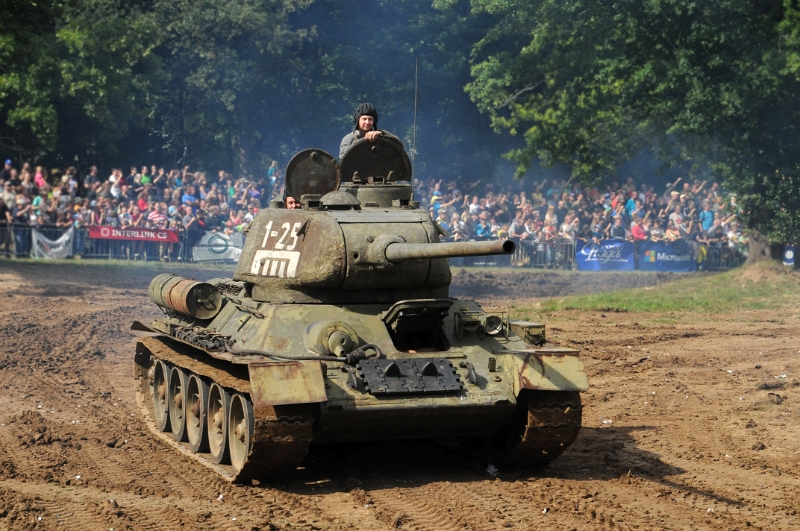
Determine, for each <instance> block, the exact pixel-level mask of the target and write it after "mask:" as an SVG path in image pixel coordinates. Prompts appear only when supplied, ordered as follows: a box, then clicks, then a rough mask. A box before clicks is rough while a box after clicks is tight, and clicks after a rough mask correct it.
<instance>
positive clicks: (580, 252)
mask: <svg viewBox="0 0 800 531" xmlns="http://www.w3.org/2000/svg"><path fill="white" fill-rule="evenodd" d="M575 259H576V260H577V262H578V270H580V271H633V265H634V257H633V244H632V243H630V242H619V241H615V240H602V241H601V242H600V245H596V244H594V243H583V242H581V241H578V245H577V248H576V252H575Z"/></svg>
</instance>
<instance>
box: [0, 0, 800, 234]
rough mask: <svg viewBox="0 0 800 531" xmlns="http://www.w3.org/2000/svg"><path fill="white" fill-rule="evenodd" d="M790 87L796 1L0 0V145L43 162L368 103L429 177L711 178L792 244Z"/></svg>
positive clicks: (297, 131)
mask: <svg viewBox="0 0 800 531" xmlns="http://www.w3.org/2000/svg"><path fill="white" fill-rule="evenodd" d="M416 64H418V66H419V98H418V113H417V129H416V131H414V129H413V123H414V80H415V65H416ZM798 89H800V7H798V2H797V0H749V1H746V0H713V1H712V0H705V1H703V0H616V1H610V0H592V1H577V0H433V1H432V0H392V1H389V0H374V1H371V2H364V1H357V0H226V1H222V0H135V1H123V0H54V1H49V2H38V1H29V0H0V150H2V152H3V153H7V154H11V155H12V156H13V157H14V158H16V159H17V160H32V161H35V162H36V163H38V164H44V165H46V166H49V167H64V166H65V165H68V164H70V165H72V164H75V165H78V166H84V167H85V166H86V165H87V164H98V165H106V166H111V165H115V166H122V165H125V164H142V163H148V164H153V163H154V164H163V165H165V166H175V167H181V166H183V165H190V166H192V167H193V168H198V169H205V170H207V171H211V172H216V170H218V169H226V170H229V171H233V172H234V173H237V174H258V173H260V172H263V171H264V170H265V168H266V167H267V166H268V165H269V164H270V162H271V161H272V160H273V159H277V160H278V161H279V163H281V165H284V164H285V163H286V162H287V161H288V159H289V157H291V155H292V154H293V153H294V152H296V151H297V150H299V149H302V148H306V147H310V146H314V147H321V148H323V149H326V150H329V151H331V152H332V153H334V154H336V151H337V148H338V141H339V139H341V137H342V136H343V134H345V133H346V132H347V131H349V130H351V129H352V114H351V113H352V111H353V108H354V107H355V105H356V104H357V103H359V102H361V101H369V102H371V103H373V104H375V105H376V106H377V107H378V109H379V111H380V126H381V127H383V128H386V129H388V130H391V131H392V132H394V133H395V134H398V135H399V136H400V137H401V138H403V139H404V141H405V143H406V145H407V146H408V147H410V145H411V142H412V138H413V136H414V133H416V151H417V153H416V164H417V166H416V168H415V169H416V171H417V174H418V175H422V176H423V177H428V176H436V177H441V178H442V179H445V180H447V179H453V178H461V179H467V180H471V181H480V180H482V179H497V178H499V177H500V174H501V173H502V172H503V171H504V170H505V171H506V172H508V168H509V165H508V163H507V162H506V164H505V165H504V164H503V163H502V162H501V161H502V160H503V159H502V158H501V157H502V156H504V157H505V159H507V160H509V161H511V164H512V165H513V166H512V168H513V167H516V175H517V176H518V177H524V176H526V175H528V176H530V171H529V170H530V168H531V167H537V166H539V165H541V166H544V167H556V168H557V170H558V171H559V172H560V174H561V175H568V174H569V175H572V176H574V177H576V178H578V179H581V180H583V181H584V182H587V183H588V182H591V183H600V182H611V181H613V180H624V179H625V178H627V177H628V176H632V177H634V178H636V179H638V180H639V181H643V182H656V181H658V182H659V183H660V182H661V181H659V179H661V180H663V181H666V177H664V173H665V172H672V174H673V175H681V176H685V177H687V178H701V179H706V178H715V179H718V180H721V181H722V182H723V184H724V186H725V189H726V190H727V191H728V192H730V193H731V194H735V196H736V202H737V204H738V205H739V206H740V207H741V209H742V216H743V218H744V220H745V222H746V223H747V224H748V225H749V226H750V227H751V228H753V229H755V230H756V231H758V233H759V234H761V235H763V236H764V237H765V238H766V239H768V240H769V241H773V242H784V243H785V242H797V241H798V240H800V188H799V187H798V180H799V179H800V158H799V157H798V154H800V129H799V128H798V124H800V106H799V105H798V98H799V97H800V91H799V90H798ZM659 176H660V177H659Z"/></svg>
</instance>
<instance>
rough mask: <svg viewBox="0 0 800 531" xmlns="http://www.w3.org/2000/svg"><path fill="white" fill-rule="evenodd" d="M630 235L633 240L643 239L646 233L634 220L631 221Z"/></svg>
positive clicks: (645, 237)
mask: <svg viewBox="0 0 800 531" xmlns="http://www.w3.org/2000/svg"><path fill="white" fill-rule="evenodd" d="M631 235H632V236H633V239H634V240H635V241H644V240H646V239H647V233H646V232H645V231H644V229H643V228H642V226H641V225H640V224H639V222H638V221H636V220H634V221H632V222H631Z"/></svg>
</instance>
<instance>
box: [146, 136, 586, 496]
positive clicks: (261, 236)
mask: <svg viewBox="0 0 800 531" xmlns="http://www.w3.org/2000/svg"><path fill="white" fill-rule="evenodd" d="M286 178H287V195H291V196H293V197H295V198H299V199H300V201H301V203H302V205H303V206H302V208H300V209H292V210H287V209H284V208H282V204H280V203H275V202H273V204H272V205H271V206H270V208H266V209H263V210H262V211H260V212H259V213H258V215H257V216H256V218H255V220H254V221H253V223H252V224H251V225H250V227H249V232H248V234H247V241H246V244H245V247H244V249H243V251H242V254H241V257H240V259H239V263H238V266H237V269H236V273H235V275H234V277H233V278H232V279H213V280H209V281H207V282H196V281H193V280H188V279H184V278H181V277H176V276H172V275H159V276H158V277H156V278H155V279H154V280H153V281H152V283H151V284H150V296H151V298H152V300H153V302H155V303H156V304H157V305H159V306H160V307H161V308H162V309H163V311H164V316H163V317H160V318H158V319H155V320H154V321H153V322H152V323H149V324H144V323H141V322H136V323H134V329H137V330H146V331H150V332H153V333H155V334H156V335H155V336H152V337H146V338H143V339H141V340H139V341H138V343H137V346H136V356H135V365H134V368H135V371H134V373H135V378H136V392H137V397H138V399H139V401H140V405H141V406H142V408H143V409H145V410H146V411H147V412H148V415H149V416H150V417H151V421H152V422H151V429H152V430H153V431H154V432H156V433H157V434H159V435H160V436H161V437H162V438H164V439H165V440H166V439H169V441H170V443H171V444H172V445H173V446H174V447H175V448H176V449H178V450H180V451H181V452H183V453H184V454H186V455H189V456H191V457H193V458H195V459H197V460H199V461H200V462H202V463H204V464H205V465H206V466H208V467H210V468H212V469H214V470H216V471H217V472H218V473H219V474H221V475H222V476H224V477H226V478H227V479H229V480H232V481H237V482H240V481H248V480H251V479H269V478H272V477H276V476H279V475H284V474H287V473H290V472H291V471H293V470H294V469H295V468H296V467H297V465H298V464H299V463H300V462H301V461H302V460H303V458H304V457H305V455H306V454H307V452H308V450H309V447H310V446H311V445H316V444H327V443H340V442H361V441H372V440H380V439H409V438H428V437H436V438H442V437H452V438H459V439H461V440H463V441H468V442H469V443H471V444H475V447H476V448H478V447H480V448H481V451H486V448H493V450H492V451H491V452H492V453H491V454H490V456H491V459H492V460H493V461H492V462H493V463H495V464H500V463H506V464H509V465H513V466H520V467H524V466H537V465H542V464H545V463H547V462H549V461H551V460H552V459H554V458H556V457H557V456H558V455H559V454H561V452H563V451H564V449H565V448H566V447H567V446H569V444H571V443H572V442H573V441H574V440H575V437H576V436H577V434H578V430H579V429H580V423H581V401H580V395H579V392H580V391H584V390H586V388H587V381H586V374H585V372H584V368H583V364H582V362H581V361H580V359H579V357H578V352H577V351H575V350H571V349H566V348H555V347H549V346H547V345H546V340H545V328H544V326H543V325H541V324H536V323H531V322H516V321H510V320H509V319H508V317H507V315H506V314H504V313H498V314H496V315H488V314H487V313H486V312H484V311H483V310H482V309H481V308H480V306H478V305H477V304H476V303H475V302H472V301H468V300H459V299H453V298H451V297H449V285H450V280H451V276H450V267H449V264H448V261H447V258H448V257H455V256H474V255H488V254H503V253H505V254H508V253H511V252H513V250H514V243H513V242H512V241H508V240H506V241H492V242H464V243H440V242H439V237H440V235H442V234H443V232H444V231H443V230H442V229H441V228H440V227H439V226H438V225H437V224H436V223H435V222H434V221H433V220H432V219H431V217H430V216H429V215H428V213H427V212H426V211H425V210H420V209H419V205H418V203H416V202H415V201H414V200H413V195H412V191H411V185H410V184H409V182H411V166H410V164H409V160H408V156H407V155H406V153H405V151H404V150H403V148H402V145H401V144H400V143H399V142H397V141H395V140H394V139H393V138H392V137H385V138H380V139H378V141H376V142H374V143H370V142H368V141H367V140H361V141H359V142H357V143H356V144H354V145H353V147H352V148H351V149H350V151H348V152H347V154H346V155H345V156H344V158H343V159H342V161H341V167H340V166H339V165H337V163H336V161H335V160H334V159H333V158H332V157H331V156H330V155H329V154H327V153H325V152H323V151H321V150H306V151H303V152H301V153H299V154H297V155H296V156H295V157H294V158H293V159H292V160H291V162H290V163H289V166H288V168H287V170H286ZM340 181H341V182H340ZM477 441H482V442H481V444H477Z"/></svg>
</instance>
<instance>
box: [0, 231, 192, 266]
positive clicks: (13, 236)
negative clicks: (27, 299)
mask: <svg viewBox="0 0 800 531" xmlns="http://www.w3.org/2000/svg"><path fill="white" fill-rule="evenodd" d="M34 229H35V230H37V231H39V232H40V233H41V234H42V235H43V236H44V237H46V238H49V239H51V240H55V239H58V238H59V237H60V236H61V235H62V234H64V233H65V232H66V231H67V230H68V229H62V228H58V227H55V226H50V225H45V226H40V227H28V226H20V225H14V226H12V227H10V228H9V229H8V235H9V241H10V243H11V248H12V253H11V254H12V255H13V256H16V257H17V258H28V257H30V255H31V248H32V238H31V235H32V232H33V230H34ZM0 238H2V237H1V236H0ZM186 240H187V238H186V233H183V234H181V236H180V240H179V241H178V243H159V242H148V241H139V240H102V239H93V238H89V231H88V230H86V229H78V230H76V231H75V236H74V239H73V252H74V255H75V256H80V257H81V258H90V259H92V258H93V259H117V260H148V261H158V260H170V261H186V260H187V257H188V256H189V249H187V245H186ZM4 253H5V249H4V247H3V241H2V239H0V256H2V255H4Z"/></svg>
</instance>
